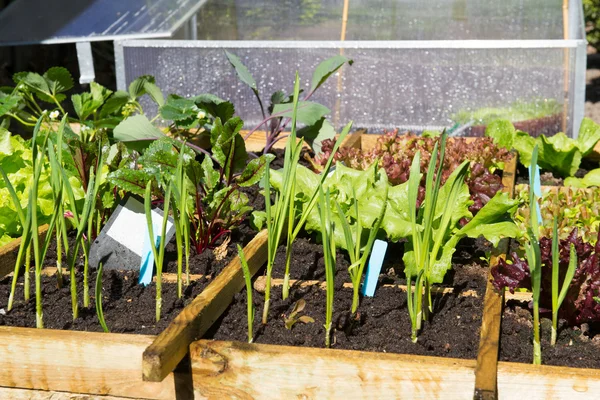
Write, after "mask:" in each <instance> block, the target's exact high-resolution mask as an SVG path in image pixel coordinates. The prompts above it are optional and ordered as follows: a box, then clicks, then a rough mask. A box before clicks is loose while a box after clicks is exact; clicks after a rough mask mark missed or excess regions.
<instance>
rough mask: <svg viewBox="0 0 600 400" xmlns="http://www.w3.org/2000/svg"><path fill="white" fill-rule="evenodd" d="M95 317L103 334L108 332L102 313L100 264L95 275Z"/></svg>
mask: <svg viewBox="0 0 600 400" xmlns="http://www.w3.org/2000/svg"><path fill="white" fill-rule="evenodd" d="M95 300H96V315H97V316H98V321H99V322H100V325H101V326H102V329H103V330H104V332H107V333H108V332H110V331H109V330H108V326H106V321H105V320H104V311H103V310H102V263H99V264H98V275H96V299H95Z"/></svg>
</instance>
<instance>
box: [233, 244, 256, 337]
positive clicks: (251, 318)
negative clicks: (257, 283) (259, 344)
mask: <svg viewBox="0 0 600 400" xmlns="http://www.w3.org/2000/svg"><path fill="white" fill-rule="evenodd" d="M237 249H238V257H240V263H241V264H242V271H243V272H244V280H245V281H246V297H247V299H246V301H247V303H248V343H252V341H253V340H254V336H253V334H252V326H253V324H254V304H253V303H252V281H251V279H252V275H251V274H250V268H249V267H248V262H246V256H245V255H244V250H243V249H242V246H240V245H239V244H238V245H237Z"/></svg>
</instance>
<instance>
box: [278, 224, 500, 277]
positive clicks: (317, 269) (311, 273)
mask: <svg viewBox="0 0 600 400" xmlns="http://www.w3.org/2000/svg"><path fill="white" fill-rule="evenodd" d="M285 249H286V247H285V246H284V245H281V246H279V248H278V249H277V253H276V256H275V265H274V266H273V277H278V278H283V276H284V274H285ZM490 250H491V244H490V243H489V242H487V241H486V240H485V239H483V238H481V239H477V240H474V239H468V238H465V239H463V240H461V241H460V242H459V244H458V246H457V249H456V252H455V253H454V257H453V262H454V265H453V267H454V268H453V269H452V270H450V271H448V272H447V273H446V276H445V279H444V283H443V284H444V286H453V285H455V284H457V282H458V281H460V280H463V281H464V279H463V277H462V275H461V274H463V272H462V270H463V265H470V264H473V265H475V264H482V266H480V267H479V269H480V270H482V271H483V269H484V268H485V266H486V265H485V262H484V261H483V260H482V258H483V259H484V258H485V252H487V251H490ZM403 254H404V243H403V242H400V243H390V244H389V245H388V249H387V252H386V257H385V258H384V260H383V266H382V267H381V275H380V276H379V283H380V284H392V283H395V284H405V283H406V279H405V276H404V263H403V262H402V256H403ZM349 265H350V260H349V259H348V256H347V254H346V252H345V251H341V250H338V251H337V265H336V271H337V274H336V284H339V282H341V283H344V282H350V276H349V274H348V266H349ZM467 275H468V276H470V275H469V274H467ZM290 279H301V280H321V281H323V280H325V264H324V261H323V246H322V245H321V244H320V243H317V241H316V240H315V238H314V237H312V236H311V235H308V234H301V236H300V237H299V238H297V239H296V241H294V243H293V244H292V261H291V266H290Z"/></svg>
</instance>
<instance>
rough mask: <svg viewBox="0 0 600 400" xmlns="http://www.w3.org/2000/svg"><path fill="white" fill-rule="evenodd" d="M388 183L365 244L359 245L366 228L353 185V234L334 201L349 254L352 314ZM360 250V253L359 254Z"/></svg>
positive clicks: (376, 230) (384, 204)
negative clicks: (377, 214)
mask: <svg viewBox="0 0 600 400" xmlns="http://www.w3.org/2000/svg"><path fill="white" fill-rule="evenodd" d="M388 189H389V185H385V195H384V197H383V199H384V201H383V206H382V207H381V211H380V212H379V216H378V217H377V219H376V220H375V221H374V222H373V226H372V227H371V228H370V232H369V239H368V241H367V243H366V244H365V246H364V247H363V246H361V242H362V236H363V231H364V230H365V229H366V228H365V227H364V226H363V225H362V222H361V219H360V212H359V208H358V201H357V197H356V192H355V191H354V187H352V194H353V199H354V200H353V203H354V208H353V209H354V215H352V218H354V219H355V221H356V229H355V232H354V233H355V235H354V237H353V235H352V227H351V226H350V223H349V222H348V220H347V217H346V215H345V213H344V210H342V207H341V206H340V203H338V201H337V200H334V201H335V205H336V208H337V213H338V216H339V218H340V220H341V221H342V223H341V225H342V228H343V231H344V241H345V243H346V249H347V250H348V255H349V256H350V263H351V264H350V266H349V267H348V273H349V274H350V279H351V280H352V289H353V292H354V293H353V296H352V313H353V314H354V313H355V312H356V310H357V309H358V302H359V296H358V289H359V287H360V280H361V278H362V275H363V271H364V269H365V265H367V260H368V259H369V255H370V254H371V250H372V249H373V243H375V238H376V237H377V233H378V232H379V228H380V227H381V223H382V221H383V216H384V215H385V210H386V208H387V196H388ZM361 250H362V255H361V254H360V253H361Z"/></svg>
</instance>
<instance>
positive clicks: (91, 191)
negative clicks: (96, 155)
mask: <svg viewBox="0 0 600 400" xmlns="http://www.w3.org/2000/svg"><path fill="white" fill-rule="evenodd" d="M61 171H62V176H63V177H62V180H63V185H64V188H65V192H66V193H67V198H68V199H69V205H70V211H71V213H72V214H73V218H72V220H73V224H74V226H75V230H76V235H75V247H74V248H73V249H72V250H70V251H69V253H70V254H69V272H70V280H71V306H72V311H73V319H74V320H75V319H76V318H77V317H78V316H79V305H78V299H77V281H76V270H75V262H76V261H77V255H78V254H79V246H80V245H81V244H82V243H83V244H84V246H86V244H85V243H84V242H83V235H84V234H85V232H86V227H87V225H88V223H89V221H90V220H91V218H90V217H91V216H92V215H93V212H92V209H93V207H94V204H95V202H96V195H97V194H98V186H99V185H98V184H97V183H96V182H97V180H99V179H100V177H96V174H95V172H94V167H91V168H90V181H89V185H88V188H87V192H86V194H85V199H84V201H83V208H82V210H81V213H79V212H78V210H77V205H76V203H75V195H74V193H73V187H72V186H71V183H70V182H69V179H68V177H67V174H66V172H65V170H64V169H62V170H61ZM63 217H64V216H61V218H63ZM63 235H64V232H63ZM84 251H85V250H84ZM84 274H87V270H86V271H84ZM84 281H85V283H86V286H87V278H85V275H84ZM84 293H85V291H84ZM88 301H89V300H88ZM86 307H87V306H86Z"/></svg>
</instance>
